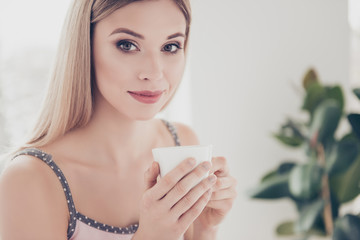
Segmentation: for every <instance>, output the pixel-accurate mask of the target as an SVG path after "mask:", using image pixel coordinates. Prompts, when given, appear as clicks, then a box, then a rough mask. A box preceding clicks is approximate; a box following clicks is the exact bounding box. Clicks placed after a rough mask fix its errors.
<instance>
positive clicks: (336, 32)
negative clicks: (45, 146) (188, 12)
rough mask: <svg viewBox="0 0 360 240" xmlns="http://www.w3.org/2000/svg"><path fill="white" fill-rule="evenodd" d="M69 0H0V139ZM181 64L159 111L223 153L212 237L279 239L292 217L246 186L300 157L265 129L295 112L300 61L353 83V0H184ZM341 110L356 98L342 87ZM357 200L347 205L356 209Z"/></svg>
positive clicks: (32, 105)
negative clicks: (228, 192) (228, 197)
mask: <svg viewBox="0 0 360 240" xmlns="http://www.w3.org/2000/svg"><path fill="white" fill-rule="evenodd" d="M69 2H70V1H69V0H62V1H54V0H33V1H27V0H18V1H16V2H15V1H2V2H1V6H2V7H1V8H0V143H1V144H0V146H1V147H2V149H4V147H6V146H9V145H10V144H11V143H15V142H17V141H19V140H20V139H21V138H22V136H24V134H25V133H26V131H27V129H28V128H29V126H30V125H31V123H32V121H33V118H34V116H35V114H36V111H37V108H38V107H39V106H40V103H41V100H42V97H43V94H44V90H45V89H46V85H47V80H48V77H49V75H50V71H51V67H52V63H53V60H54V57H55V52H56V46H57V44H58V39H59V35H60V31H61V26H62V23H63V19H64V17H65V13H66V10H67V7H68V5H69ZM192 8H193V25H192V30H191V40H190V49H189V58H188V66H187V70H186V73H185V75H184V80H183V83H182V85H181V89H180V91H179V92H178V93H177V96H176V98H175V99H174V101H173V102H172V103H171V105H170V106H169V107H168V108H167V109H166V111H165V112H163V113H161V114H159V116H158V117H164V118H167V119H169V120H172V121H180V122H185V123H187V124H189V125H190V126H191V127H192V128H193V129H194V130H195V131H196V132H197V134H198V136H199V138H200V140H201V142H202V143H203V144H213V145H214V155H223V156H225V157H226V158H227V159H228V161H229V164H230V166H231V172H232V174H233V175H234V176H236V178H237V180H238V198H237V199H236V203H235V205H234V208H233V210H232V212H231V213H230V214H229V216H228V217H227V218H226V221H225V223H224V224H223V226H222V227H221V230H220V233H219V239H221V240H223V239H224V240H225V239H226V240H238V239H255V240H257V239H259V240H260V239H261V240H262V239H266V240H268V239H269V240H272V239H281V238H279V237H277V236H276V234H275V228H276V226H277V224H278V223H279V222H282V221H285V220H288V219H294V218H296V210H295V208H294V206H293V205H292V204H291V203H290V202H289V201H287V200H286V199H285V200H280V201H262V200H253V199H250V198H249V197H248V195H247V191H248V190H249V189H250V188H252V187H253V186H254V185H256V184H257V183H258V182H259V180H260V178H261V176H262V175H263V174H264V173H265V172H267V171H269V170H270V169H272V168H274V167H276V166H277V165H278V164H279V162H280V161H281V160H283V159H284V158H297V159H301V158H302V157H303V155H302V153H301V152H299V151H295V150H291V149H286V148H284V147H282V146H281V145H280V144H279V143H278V142H276V141H275V140H274V138H273V137H272V136H271V135H272V134H273V133H274V132H275V131H277V130H278V127H279V126H280V124H281V123H283V121H284V119H285V118H286V117H288V116H291V117H295V118H296V117H298V118H302V117H304V116H303V115H302V114H299V109H300V107H301V105H302V98H303V95H304V93H303V89H302V86H301V81H302V78H303V76H304V74H305V72H306V71H307V70H308V68H310V67H313V68H315V69H316V70H317V72H318V74H319V77H320V79H321V81H322V82H324V83H329V84H341V85H342V86H343V87H344V90H345V92H346V94H347V93H348V92H350V91H351V89H352V88H354V87H360V73H359V69H360V30H359V29H360V27H359V25H360V23H359V21H360V20H359V19H360V17H359V15H360V9H359V1H358V0H352V1H343V0H316V1H314V0H292V1H288V0H222V1H217V0H192ZM347 96H349V97H347V99H346V100H347V102H346V108H347V109H355V110H359V109H360V108H359V104H358V102H356V101H355V100H354V99H352V98H351V96H350V94H347ZM357 202H358V201H357V200H355V201H354V203H352V204H351V206H350V208H356V207H357V206H358V205H359V204H357Z"/></svg>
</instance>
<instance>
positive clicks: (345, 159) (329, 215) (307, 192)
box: [250, 69, 360, 240]
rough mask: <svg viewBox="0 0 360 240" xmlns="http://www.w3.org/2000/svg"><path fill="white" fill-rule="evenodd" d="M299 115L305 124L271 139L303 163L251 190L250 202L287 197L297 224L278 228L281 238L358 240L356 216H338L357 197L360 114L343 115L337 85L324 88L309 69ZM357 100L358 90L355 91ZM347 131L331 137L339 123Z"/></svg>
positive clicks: (289, 124)
mask: <svg viewBox="0 0 360 240" xmlns="http://www.w3.org/2000/svg"><path fill="white" fill-rule="evenodd" d="M303 87H304V89H305V96H304V102H303V105H302V111H305V112H306V113H307V116H308V119H307V120H306V121H298V120H294V119H288V120H287V121H286V122H285V124H283V125H282V126H281V128H280V130H279V132H278V133H276V134H274V137H275V138H276V139H277V140H279V141H280V142H281V143H283V144H285V145H286V146H289V147H293V148H303V149H304V159H303V161H285V162H282V163H281V164H280V165H279V166H278V167H277V168H276V169H274V170H272V171H270V172H269V173H267V174H266V175H265V176H264V177H263V178H262V179H261V182H260V183H259V184H258V186H256V187H255V188H254V189H252V190H251V191H250V196H251V197H252V198H260V199H278V198H289V199H291V200H292V201H293V202H294V203H295V206H296V208H297V210H298V213H299V216H298V219H296V220H293V221H288V222H284V223H281V224H280V225H279V226H278V227H277V229H276V231H277V233H278V234H279V235H283V236H285V235H286V236H289V235H290V236H291V235H296V236H297V237H302V238H303V239H307V238H308V237H309V236H311V235H327V236H330V235H331V236H332V237H333V239H334V240H352V239H354V240H355V239H356V240H358V239H360V217H359V215H353V214H346V215H345V216H339V207H340V206H341V205H342V204H344V203H346V202H349V201H351V200H353V199H354V198H355V197H356V196H358V195H359V194H360V185H359V184H360V114H357V113H350V114H347V113H345V111H344V105H345V103H344V95H343V90H342V88H341V86H339V85H337V86H328V85H323V84H322V83H321V82H320V81H319V78H318V76H317V74H316V72H315V71H314V70H313V69H310V70H309V71H308V72H307V73H306V74H305V77H304V79H303ZM353 92H354V94H355V95H356V97H357V98H358V99H359V100H360V89H359V88H358V89H354V90H353ZM342 121H343V122H344V123H345V122H348V123H350V125H351V130H349V132H347V133H346V134H343V135H342V136H341V137H338V136H337V135H339V134H335V133H336V130H337V129H338V126H339V124H340V123H341V122H342Z"/></svg>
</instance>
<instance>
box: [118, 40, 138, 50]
mask: <svg viewBox="0 0 360 240" xmlns="http://www.w3.org/2000/svg"><path fill="white" fill-rule="evenodd" d="M116 47H117V48H120V50H122V51H124V52H133V51H138V50H139V48H138V47H137V46H136V45H135V44H134V43H132V42H130V41H128V40H121V41H119V42H117V43H116Z"/></svg>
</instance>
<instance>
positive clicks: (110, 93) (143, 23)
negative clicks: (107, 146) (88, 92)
mask: <svg viewBox="0 0 360 240" xmlns="http://www.w3.org/2000/svg"><path fill="white" fill-rule="evenodd" d="M185 30H186V20H185V17H184V15H183V13H182V12H181V10H180V9H179V8H178V7H177V5H176V4H175V3H174V2H173V1H172V0H146V1H138V2H134V3H131V4H129V5H126V6H125V7H123V8H120V9H118V10H116V11H115V12H114V13H112V14H111V15H109V16H108V17H106V18H104V19H103V20H101V21H100V22H98V23H97V24H96V25H95V27H94V34H93V45H92V47H93V49H92V50H93V63H94V70H95V78H96V85H97V89H96V91H95V106H96V107H100V108H103V107H110V108H109V109H111V110H115V111H117V112H118V113H120V114H122V115H124V116H126V117H128V118H131V119H137V120H145V119H150V118H152V117H153V116H154V115H155V114H156V113H158V112H159V111H160V110H161V108H162V107H163V106H164V105H165V104H166V103H167V101H168V100H169V99H170V98H171V96H172V95H173V94H174V91H175V89H176V88H177V86H178V84H179V83H180V80H181V78H182V74H183V71H184V66H185V56H184V49H183V47H184V43H185V40H186V39H185Z"/></svg>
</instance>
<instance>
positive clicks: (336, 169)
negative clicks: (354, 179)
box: [326, 135, 359, 175]
mask: <svg viewBox="0 0 360 240" xmlns="http://www.w3.org/2000/svg"><path fill="white" fill-rule="evenodd" d="M358 155H359V143H358V141H357V139H356V138H355V137H354V136H353V135H346V136H345V137H343V138H342V139H341V140H340V141H339V143H338V144H337V146H336V147H334V148H333V151H332V152H331V154H330V155H329V157H328V158H327V161H326V168H327V171H328V173H329V174H330V175H332V174H338V173H340V172H343V171H345V170H347V169H348V168H349V167H350V166H351V164H352V163H353V162H354V161H355V160H356V158H357V157H358Z"/></svg>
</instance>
